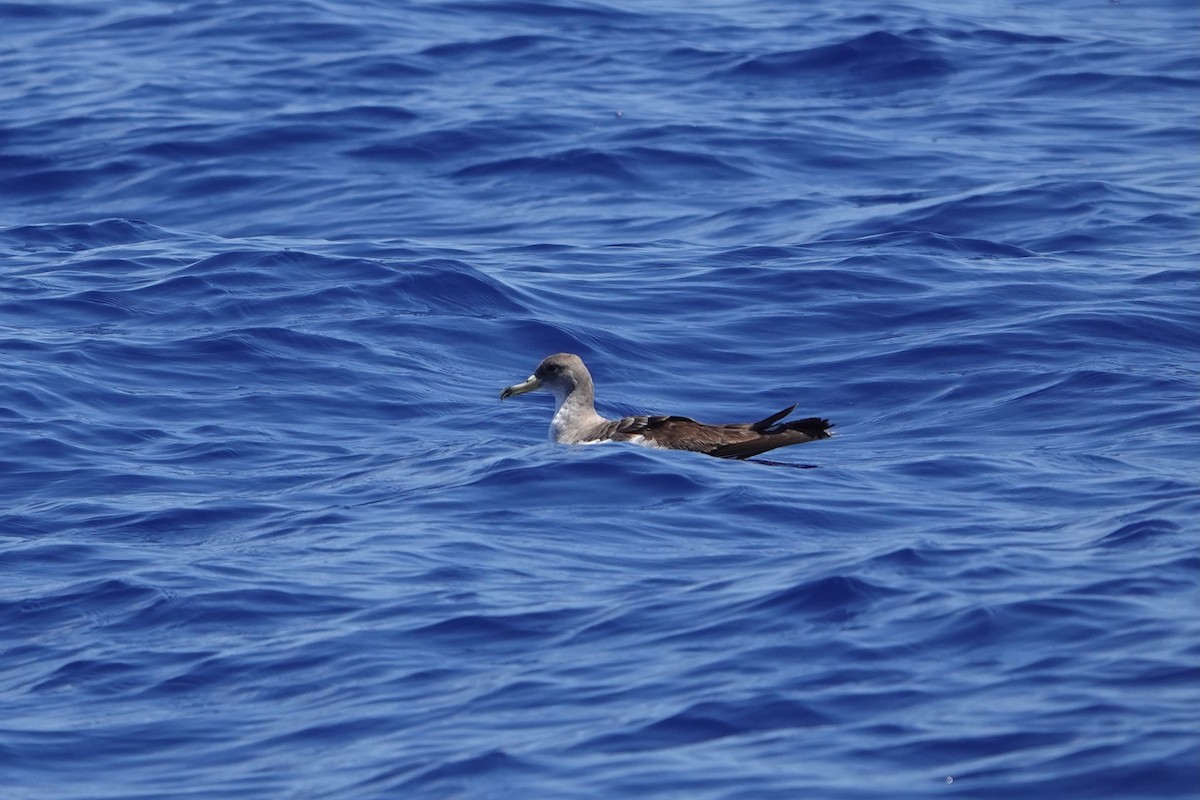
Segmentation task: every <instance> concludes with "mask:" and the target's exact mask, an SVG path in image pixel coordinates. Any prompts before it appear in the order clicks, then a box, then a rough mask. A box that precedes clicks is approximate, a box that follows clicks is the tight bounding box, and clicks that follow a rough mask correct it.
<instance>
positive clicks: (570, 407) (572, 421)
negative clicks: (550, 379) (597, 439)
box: [550, 392, 604, 444]
mask: <svg viewBox="0 0 1200 800" xmlns="http://www.w3.org/2000/svg"><path fill="white" fill-rule="evenodd" d="M581 394H583V393H582V392H571V393H570V394H567V395H564V396H559V394H558V392H555V393H554V399H555V402H556V404H557V405H556V406H555V408H554V417H553V418H552V419H551V420H550V440H551V441H554V442H562V443H565V444H579V443H580V442H586V441H589V440H590V438H591V433H592V432H593V431H594V430H595V429H596V427H597V426H598V425H600V423H602V422H604V419H603V418H602V417H601V416H600V415H599V414H597V413H596V408H595V406H593V405H592V404H591V403H590V402H589V401H588V400H587V399H586V398H584V397H581V396H580V395H581Z"/></svg>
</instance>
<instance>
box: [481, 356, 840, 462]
mask: <svg viewBox="0 0 1200 800" xmlns="http://www.w3.org/2000/svg"><path fill="white" fill-rule="evenodd" d="M537 389H545V390H546V391H548V392H550V393H551V394H553V395H554V399H555V401H556V403H557V405H556V406H555V409H554V418H553V419H551V420H550V438H551V439H553V440H554V441H556V442H561V443H563V444H593V443H596V442H633V443H634V444H640V445H643V446H645V447H656V448H661V449H666V450H694V451H697V452H700V453H707V454H708V455H710V456H717V457H718V458H750V457H751V456H756V455H758V454H760V453H765V452H767V451H768V450H774V449H775V448H776V447H786V446H787V445H792V444H801V443H803V442H811V441H813V440H814V439H828V438H829V435H830V434H829V428H830V427H831V426H830V424H829V420H827V419H819V418H817V417H809V418H807V419H800V420H795V421H793V422H780V420H782V419H783V418H784V417H786V416H787V415H788V414H790V413H792V411H793V410H794V409H795V408H796V406H794V405H793V406H791V407H789V408H785V409H784V410H783V411H780V412H779V413H777V414H772V415H771V416H769V417H767V418H766V419H762V420H759V421H758V422H743V423H734V424H730V425H706V424H705V423H703V422H697V421H696V420H694V419H690V418H688V417H673V416H670V417H669V416H636V417H622V418H621V419H605V418H604V417H602V416H600V415H599V414H597V413H596V405H595V403H596V399H595V398H596V391H595V387H594V386H593V384H592V375H591V373H590V372H588V369H587V367H585V366H584V365H583V360H582V359H581V358H580V357H579V356H577V355H573V354H571V353H555V354H554V355H552V356H547V357H546V358H545V359H543V360H542V363H541V364H539V365H538V368H537V369H536V370H535V371H534V373H533V374H532V375H530V376H529V378H528V379H527V380H525V381H524V382H523V383H518V384H516V385H514V386H509V387H507V388H505V389H504V390H503V391H502V392H500V399H501V400H503V399H504V398H506V397H513V396H515V395H518V394H525V393H526V392H532V391H536V390H537Z"/></svg>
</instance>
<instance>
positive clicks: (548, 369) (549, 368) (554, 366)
mask: <svg viewBox="0 0 1200 800" xmlns="http://www.w3.org/2000/svg"><path fill="white" fill-rule="evenodd" d="M559 369H561V367H559V366H558V364H547V365H546V372H549V373H551V374H553V373H555V372H558V371H559Z"/></svg>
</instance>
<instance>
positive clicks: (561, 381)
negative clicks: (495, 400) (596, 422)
mask: <svg viewBox="0 0 1200 800" xmlns="http://www.w3.org/2000/svg"><path fill="white" fill-rule="evenodd" d="M539 389H544V390H546V391H548V392H550V393H551V394H553V395H554V398H555V399H556V400H557V401H558V404H559V405H560V406H561V405H562V403H563V401H565V400H566V399H567V398H568V397H571V396H572V395H575V396H576V397H577V398H578V400H580V401H583V402H586V403H587V404H588V405H590V404H591V403H592V400H593V395H594V391H595V390H594V388H593V386H592V375H591V373H590V372H588V369H587V367H585V366H584V365H583V359H581V358H580V357H579V356H577V355H575V354H573V353H555V354H554V355H552V356H546V357H545V358H544V359H542V363H540V364H538V368H537V369H535V370H534V371H533V374H532V375H530V376H529V377H528V378H527V379H525V381H523V382H522V383H518V384H515V385H513V386H508V387H506V388H505V389H504V390H503V391H502V392H500V399H501V400H504V399H505V398H508V397H515V396H516V395H519V394H525V393H527V392H534V391H537V390H539Z"/></svg>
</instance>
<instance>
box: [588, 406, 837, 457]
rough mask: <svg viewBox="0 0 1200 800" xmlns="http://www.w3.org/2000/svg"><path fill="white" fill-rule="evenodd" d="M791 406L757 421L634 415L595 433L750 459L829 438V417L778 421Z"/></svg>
mask: <svg viewBox="0 0 1200 800" xmlns="http://www.w3.org/2000/svg"><path fill="white" fill-rule="evenodd" d="M793 409H795V406H792V407H791V408H785V409H784V410H783V411H780V412H778V413H776V414H772V415H771V416H769V417H767V418H766V419H762V420H759V421H758V422H748V423H735V424H731V425H706V424H705V423H703V422H697V421H696V420H694V419H690V418H689V417H675V416H657V417H650V416H638V417H625V418H623V419H618V420H614V421H612V422H610V423H608V424H607V425H605V426H604V430H602V431H601V432H599V437H598V438H602V439H616V440H627V439H631V438H633V437H635V436H641V437H643V438H645V439H646V440H647V441H649V442H652V443H653V444H655V445H656V446H658V447H662V448H666V449H669V450H694V451H696V452H700V453H707V454H708V455H712V456H717V457H719V458H739V459H740V458H750V457H751V456H756V455H758V454H760V453H765V452H767V451H768V450H774V449H775V448H777V447H786V446H788V445H793V444H801V443H803V442H811V441H813V440H814V439H828V438H829V428H830V427H831V426H830V424H829V420H825V419H819V418H818V417H809V418H807V419H801V420H795V421H792V422H780V420H781V419H783V418H784V417H786V416H787V415H788V414H790V413H792V410H793Z"/></svg>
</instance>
